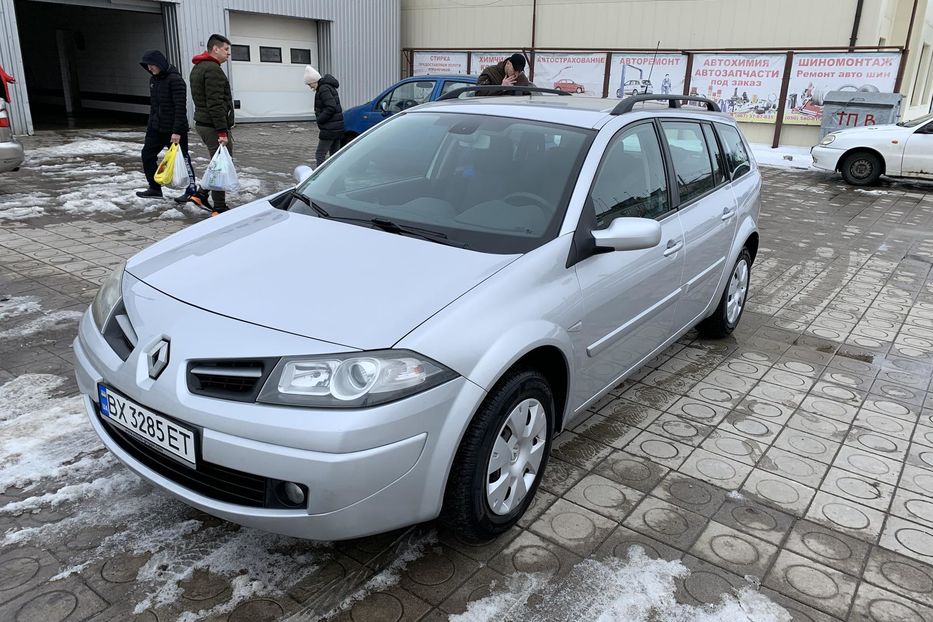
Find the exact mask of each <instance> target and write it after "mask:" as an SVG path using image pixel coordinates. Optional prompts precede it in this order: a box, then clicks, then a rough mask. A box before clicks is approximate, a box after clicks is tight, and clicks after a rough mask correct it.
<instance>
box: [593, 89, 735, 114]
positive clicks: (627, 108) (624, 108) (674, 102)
mask: <svg viewBox="0 0 933 622" xmlns="http://www.w3.org/2000/svg"><path fill="white" fill-rule="evenodd" d="M647 101H666V102H668V103H669V105H670V107H671V108H680V102H682V101H691V102H700V103H703V104H706V109H707V110H708V111H710V112H721V111H720V110H719V106H718V105H717V104H716V102H714V101H713V100H711V99H709V98H706V97H699V96H697V95H647V94H642V95H631V96H629V97H626V98H625V99H623V100H622V101H620V102H619V103H618V104H616V107H615V108H613V109H612V113H611V114H625V113H626V112H631V111H632V109H633V108H634V107H635V104H638V103H640V102H647Z"/></svg>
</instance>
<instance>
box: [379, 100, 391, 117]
mask: <svg viewBox="0 0 933 622" xmlns="http://www.w3.org/2000/svg"><path fill="white" fill-rule="evenodd" d="M379 110H380V112H382V114H389V102H387V101H386V100H384V99H383V100H382V101H381V102H379Z"/></svg>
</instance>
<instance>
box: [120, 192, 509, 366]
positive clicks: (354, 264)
mask: <svg viewBox="0 0 933 622" xmlns="http://www.w3.org/2000/svg"><path fill="white" fill-rule="evenodd" d="M517 257H518V256H517V255H493V254H486V253H479V252H474V251H469V250H464V249H460V248H456V247H453V246H445V245H442V244H437V243H434V242H429V241H425V240H421V239H419V238H413V237H406V236H402V235H397V234H393V233H387V232H385V231H381V230H378V229H369V228H365V227H360V226H356V225H351V224H347V223H341V222H338V221H333V220H326V219H322V218H317V217H314V216H307V215H302V214H293V213H290V212H285V211H281V210H278V209H274V208H272V207H271V206H270V205H269V204H268V202H266V201H262V202H261V203H258V204H253V205H249V206H243V207H240V208H237V209H236V210H233V211H231V212H229V213H227V214H224V216H222V217H220V218H214V219H210V220H208V221H204V222H202V223H199V224H197V225H194V226H192V227H189V228H188V229H186V230H184V231H182V232H179V233H177V234H175V235H173V236H171V237H169V238H166V239H165V240H163V241H161V242H159V243H157V244H155V245H154V246H151V247H149V248H148V249H146V250H145V251H143V252H142V253H140V254H139V255H136V256H135V257H134V258H133V259H131V260H130V261H129V262H128V263H127V266H126V270H127V272H129V273H130V274H132V275H133V276H135V277H136V278H138V279H140V280H141V281H143V282H145V283H146V284H148V285H150V286H151V287H153V288H155V289H157V290H159V291H161V292H163V293H165V294H167V295H169V296H171V297H173V298H176V299H178V300H181V301H183V302H186V303H188V304H191V305H194V306H196V307H199V308H202V309H205V310H208V311H212V312H214V313H218V314H221V315H224V316H228V317H232V318H236V319H239V320H243V321H247V322H251V323H253V324H257V325H260V326H265V327H268V328H273V329H276V330H282V331H286V332H289V333H294V334H296V335H302V336H305V337H310V338H313V339H318V340H321V341H328V342H331V343H334V344H338V345H342V346H346V347H350V348H358V349H361V350H369V349H378V348H386V347H390V346H392V345H393V344H394V343H396V342H397V341H398V340H399V339H401V338H402V337H403V336H405V335H406V334H407V333H408V332H410V331H411V330H412V329H413V328H415V327H416V326H418V325H419V324H420V323H422V322H424V321H425V320H426V319H428V318H429V317H431V316H432V315H433V314H435V313H437V312H438V311H439V310H440V309H442V308H443V307H444V306H446V305H448V304H450V302H452V301H453V300H455V299H456V298H457V297H459V296H461V295H462V294H463V293H465V292H466V291H468V290H469V289H471V288H473V287H475V286H476V285H477V284H479V283H480V282H482V281H483V280H485V279H487V278H489V277H490V276H491V275H493V274H495V273H496V272H497V271H499V270H501V269H502V268H504V267H505V266H507V265H508V264H509V263H511V262H512V261H514V260H515V259H516V258H517Z"/></svg>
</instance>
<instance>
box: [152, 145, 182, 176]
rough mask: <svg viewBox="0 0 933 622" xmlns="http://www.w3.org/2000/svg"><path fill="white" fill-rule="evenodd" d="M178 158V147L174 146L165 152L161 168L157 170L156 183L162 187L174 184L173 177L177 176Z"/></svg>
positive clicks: (160, 163)
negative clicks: (176, 163) (176, 159)
mask: <svg viewBox="0 0 933 622" xmlns="http://www.w3.org/2000/svg"><path fill="white" fill-rule="evenodd" d="M177 157H178V145H176V144H174V143H173V144H172V146H171V147H169V148H168V151H166V152H165V157H164V158H162V161H161V162H159V168H158V169H156V174H155V182H156V183H157V184H159V185H160V186H168V185H170V184H171V183H172V177H173V176H174V174H175V158H177Z"/></svg>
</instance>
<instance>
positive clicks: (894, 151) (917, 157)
mask: <svg viewBox="0 0 933 622" xmlns="http://www.w3.org/2000/svg"><path fill="white" fill-rule="evenodd" d="M810 155H811V156H813V166H814V168H818V169H822V170H824V171H831V172H836V171H838V172H840V173H842V178H843V179H844V180H845V181H846V183H848V184H851V185H853V186H870V185H872V184H874V183H876V182H877V181H878V179H879V178H880V177H881V176H882V175H885V176H887V177H904V178H909V179H924V180H930V181H933V114H928V115H924V116H922V117H918V118H916V119H913V120H912V121H901V122H900V123H894V124H887V125H870V126H866V127H853V128H849V129H845V130H838V131H836V132H832V133H830V134H827V135H826V136H824V137H823V140H821V141H820V142H819V144H818V145H815V146H814V147H813V148H812V149H810Z"/></svg>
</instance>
